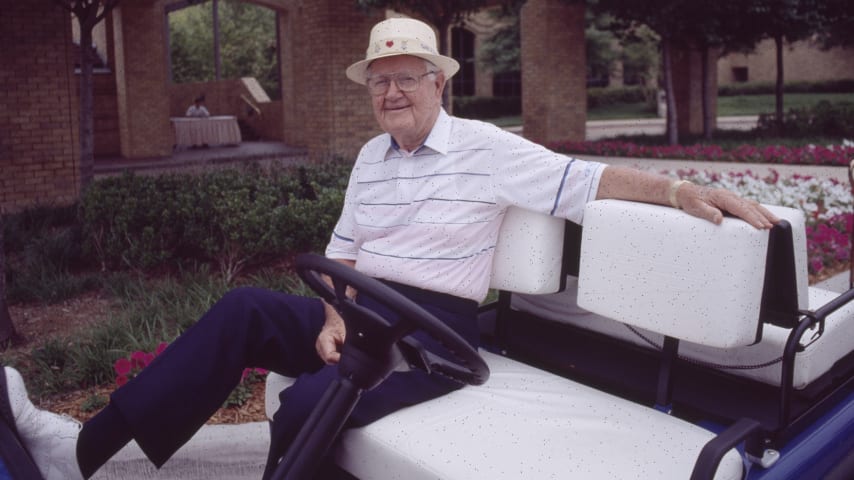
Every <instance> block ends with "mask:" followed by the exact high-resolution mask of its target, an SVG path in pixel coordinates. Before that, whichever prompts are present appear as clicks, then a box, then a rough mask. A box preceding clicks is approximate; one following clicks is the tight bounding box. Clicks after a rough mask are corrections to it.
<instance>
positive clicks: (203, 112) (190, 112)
mask: <svg viewBox="0 0 854 480" xmlns="http://www.w3.org/2000/svg"><path fill="white" fill-rule="evenodd" d="M185 116H187V117H210V116H211V113H210V112H209V111H208V109H207V108H205V96H204V95H199V96H198V97H196V99H195V100H194V101H193V104H192V105H190V108H188V109H187V113H186V114H185Z"/></svg>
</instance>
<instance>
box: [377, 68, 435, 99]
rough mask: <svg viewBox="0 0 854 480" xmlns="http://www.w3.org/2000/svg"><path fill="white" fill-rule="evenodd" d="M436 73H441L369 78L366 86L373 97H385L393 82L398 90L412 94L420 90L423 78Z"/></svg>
mask: <svg viewBox="0 0 854 480" xmlns="http://www.w3.org/2000/svg"><path fill="white" fill-rule="evenodd" d="M436 73H439V72H427V73H425V74H423V75H413V74H411V73H405V72H404V73H396V74H394V75H378V76H376V77H371V78H369V79H368V81H367V82H366V83H365V84H366V85H367V86H368V92H369V93H370V94H371V95H385V93H386V92H388V89H389V87H390V86H391V82H392V81H394V84H395V85H397V88H398V90H400V91H401V92H404V93H411V92H414V91H416V90H418V87H419V86H420V85H421V79H422V78H424V77H426V76H427V75H433V74H436Z"/></svg>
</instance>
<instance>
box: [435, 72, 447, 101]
mask: <svg viewBox="0 0 854 480" xmlns="http://www.w3.org/2000/svg"><path fill="white" fill-rule="evenodd" d="M445 82H446V80H445V73H444V72H441V71H440V72H439V73H437V74H436V95H437V96H438V97H439V101H440V102H441V101H442V92H444V91H445Z"/></svg>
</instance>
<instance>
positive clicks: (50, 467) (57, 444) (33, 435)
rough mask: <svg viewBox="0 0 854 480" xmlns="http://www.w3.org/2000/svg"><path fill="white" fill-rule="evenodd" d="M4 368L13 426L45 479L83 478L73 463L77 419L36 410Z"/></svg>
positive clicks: (10, 370) (13, 375) (18, 379)
mask: <svg viewBox="0 0 854 480" xmlns="http://www.w3.org/2000/svg"><path fill="white" fill-rule="evenodd" d="M5 368H6V387H7V390H8V393H9V404H10V405H11V407H12V416H13V417H14V418H15V427H16V428H17V429H18V434H19V435H20V436H21V440H22V441H23V442H24V446H25V447H26V448H27V451H29V452H30V455H31V456H32V457H33V460H34V461H35V463H36V466H37V467H38V468H39V471H41V474H42V476H43V477H44V478H45V480H83V475H82V474H81V473H80V467H79V466H78V465H77V436H78V435H79V434H80V428H81V425H80V422H78V421H77V420H74V419H73V418H71V417H69V416H67V415H57V414H55V413H52V412H48V411H46V410H39V409H37V408H36V407H35V405H33V403H32V402H31V401H30V399H29V397H28V396H27V387H26V386H25V385H24V379H23V378H21V374H20V373H18V371H17V370H15V369H13V368H9V367H5Z"/></svg>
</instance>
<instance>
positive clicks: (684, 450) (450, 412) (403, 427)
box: [266, 202, 755, 480]
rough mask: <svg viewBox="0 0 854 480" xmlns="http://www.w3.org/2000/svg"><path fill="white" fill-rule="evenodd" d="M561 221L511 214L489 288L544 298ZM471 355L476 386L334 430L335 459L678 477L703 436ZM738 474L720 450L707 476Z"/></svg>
mask: <svg viewBox="0 0 854 480" xmlns="http://www.w3.org/2000/svg"><path fill="white" fill-rule="evenodd" d="M593 203H597V202H593ZM668 210H672V209H668ZM672 211H673V212H674V213H676V214H677V215H679V216H683V215H684V214H683V213H681V212H678V211H675V210H672ZM682 220H684V218H676V217H674V218H673V219H671V220H668V221H682ZM564 225H565V222H564V221H563V220H560V219H555V218H552V217H548V216H543V215H538V214H531V213H527V212H522V211H516V210H513V209H511V210H510V211H509V212H508V215H507V217H506V218H505V220H504V222H503V225H502V231H501V233H500V235H499V238H500V239H501V240H500V245H499V246H498V248H497V249H496V254H495V265H494V270H493V273H494V275H493V278H492V282H491V283H492V286H493V287H495V288H501V289H504V290H508V291H515V292H525V293H528V294H536V295H532V298H536V297H538V296H545V297H550V295H544V294H549V293H554V292H556V291H557V290H558V289H559V288H560V287H561V284H562V282H561V280H562V277H563V273H562V271H561V267H560V265H561V258H562V254H563V249H564V244H563V243H564V242H563V230H564ZM510 239H513V241H509V240H510ZM533 239H535V240H536V241H534V240H533ZM649 327H652V328H655V327H656V326H654V325H652V326H649ZM659 327H660V329H661V330H663V332H662V333H665V334H671V333H672V332H670V331H669V330H667V329H668V328H669V327H667V326H666V325H664V326H659ZM671 327H672V329H682V328H683V327H682V326H681V325H675V326H673V325H672V324H671ZM680 331H681V330H680ZM754 333H755V332H754ZM725 335H726V334H724V336H725ZM716 338H718V337H716ZM720 338H724V337H720ZM726 341H729V340H726ZM482 355H483V357H484V359H485V360H486V361H487V363H488V364H489V367H490V370H491V375H490V379H489V381H488V382H487V383H486V384H484V385H482V386H477V387H472V386H469V387H465V388H463V389H461V390H459V391H456V392H453V393H451V394H448V395H446V396H444V397H441V398H438V399H435V400H432V401H429V402H425V403H423V404H420V405H416V406H413V407H409V408H406V409H403V410H401V411H398V412H396V413H394V414H391V415H389V416H386V417H384V418H382V419H380V420H378V421H376V422H374V423H372V424H370V425H368V426H365V427H362V428H358V429H350V430H347V431H345V432H344V433H343V434H342V437H341V441H340V443H339V445H338V446H337V448H336V451H335V454H334V455H335V459H336V462H337V463H338V464H339V465H340V466H342V467H343V468H344V469H345V470H347V471H349V472H350V473H352V474H353V475H355V476H357V477H359V478H362V479H370V478H382V479H398V478H399V479H407V480H417V479H428V478H430V479H436V478H441V479H459V480H463V479H465V480H470V479H490V480H496V479H519V478H538V479H539V478H543V479H548V478H585V479H608V480H612V479H637V478H644V479H673V478H689V477H690V475H691V472H692V469H693V468H694V464H695V461H696V459H697V456H698V455H699V452H700V450H701V449H702V447H703V446H704V445H705V444H706V443H707V442H709V441H710V440H712V439H713V438H714V437H715V434H713V433H712V432H710V431H707V430H704V429H703V428H700V427H698V426H696V425H693V424H691V423H689V422H686V421H684V420H681V419H678V418H676V417H672V416H669V415H667V414H665V413H662V412H660V411H658V410H656V409H653V408H651V407H648V406H645V405H640V404H637V403H634V402H631V401H629V400H626V399H623V398H620V397H617V396H614V395H610V394H607V393H604V392H601V391H598V390H595V389H593V388H590V387H587V386H584V385H582V384H579V383H576V382H574V381H571V380H568V379H566V378H563V377H560V376H558V375H555V374H552V373H548V372H545V371H542V370H540V369H537V368H534V367H532V366H529V365H526V364H524V363H521V362H518V361H515V360H512V359H509V358H505V357H502V356H499V355H495V354H493V353H489V352H486V351H483V352H482ZM290 382H291V380H290V379H287V378H285V377H282V376H280V375H275V374H270V375H269V376H268V380H267V390H266V409H267V416H268V418H271V419H272V416H273V413H274V412H275V411H276V409H277V408H278V407H279V403H278V392H280V391H281V390H282V389H283V388H285V387H286V386H287V385H288V384H289V383H290ZM742 476H743V462H742V459H741V457H740V455H739V454H738V453H737V452H736V451H734V450H731V451H729V452H728V453H727V454H726V455H725V456H724V458H723V460H722V462H721V464H720V466H719V468H718V470H717V473H716V475H715V477H714V478H716V479H740V478H742Z"/></svg>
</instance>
